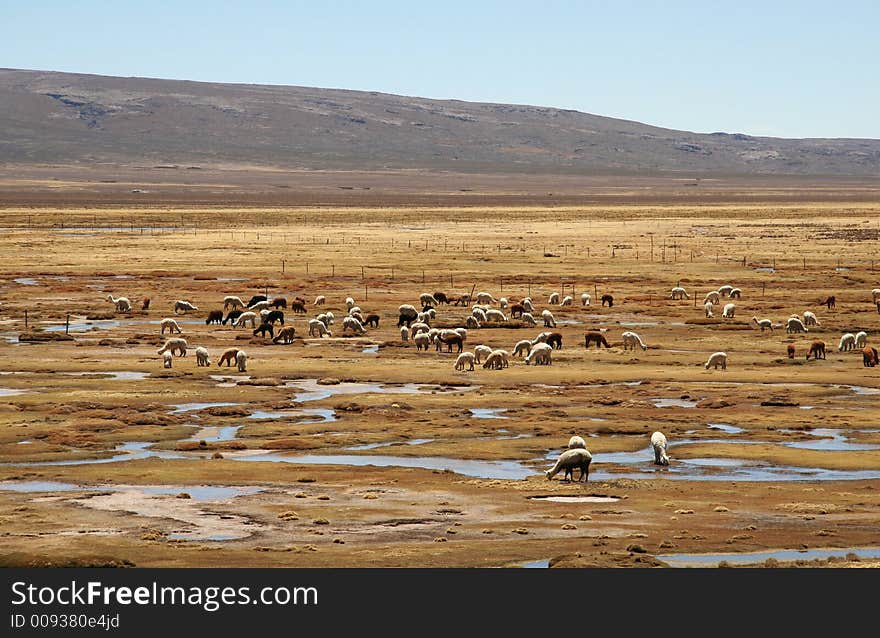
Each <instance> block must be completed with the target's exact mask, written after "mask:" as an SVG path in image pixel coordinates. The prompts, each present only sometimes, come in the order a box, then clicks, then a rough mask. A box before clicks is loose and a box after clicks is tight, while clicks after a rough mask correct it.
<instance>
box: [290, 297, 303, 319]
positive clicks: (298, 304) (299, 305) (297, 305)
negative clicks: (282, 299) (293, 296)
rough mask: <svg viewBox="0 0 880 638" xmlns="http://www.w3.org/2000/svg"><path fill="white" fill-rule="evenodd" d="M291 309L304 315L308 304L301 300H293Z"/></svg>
mask: <svg viewBox="0 0 880 638" xmlns="http://www.w3.org/2000/svg"><path fill="white" fill-rule="evenodd" d="M290 311H291V312H293V313H295V314H298V315H304V314H306V305H305V304H304V303H303V302H302V301H299V300H296V301H291V302H290Z"/></svg>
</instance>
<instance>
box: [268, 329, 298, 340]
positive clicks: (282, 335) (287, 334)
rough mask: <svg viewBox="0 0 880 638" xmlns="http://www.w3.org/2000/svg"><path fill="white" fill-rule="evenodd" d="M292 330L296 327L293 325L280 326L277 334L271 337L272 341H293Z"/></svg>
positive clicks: (294, 330)
mask: <svg viewBox="0 0 880 638" xmlns="http://www.w3.org/2000/svg"><path fill="white" fill-rule="evenodd" d="M294 332H296V329H295V328H294V327H293V326H287V327H286V328H282V329H281V330H279V331H278V334H277V335H275V338H274V339H272V343H278V342H280V341H283V342H284V343H293V334H294Z"/></svg>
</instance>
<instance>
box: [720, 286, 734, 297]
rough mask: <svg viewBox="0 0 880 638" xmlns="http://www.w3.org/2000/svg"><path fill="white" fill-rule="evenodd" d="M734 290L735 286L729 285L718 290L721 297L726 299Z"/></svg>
mask: <svg viewBox="0 0 880 638" xmlns="http://www.w3.org/2000/svg"><path fill="white" fill-rule="evenodd" d="M732 290H733V286H731V285H730V284H728V285H726V286H721V288H719V289H718V294H719V295H721V296H722V297H726V296H727V295H729V294H730V292H731V291H732Z"/></svg>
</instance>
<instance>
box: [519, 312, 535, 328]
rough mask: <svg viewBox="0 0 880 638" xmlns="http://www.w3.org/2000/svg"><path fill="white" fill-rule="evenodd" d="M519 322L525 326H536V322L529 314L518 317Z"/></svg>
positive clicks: (525, 313)
mask: <svg viewBox="0 0 880 638" xmlns="http://www.w3.org/2000/svg"><path fill="white" fill-rule="evenodd" d="M519 320H520V321H522V322H523V324H524V325H526V326H537V325H538V320H537V319H535V318H534V317H533V316H532V313H530V312H524V313H522V314H521V315H520V316H519Z"/></svg>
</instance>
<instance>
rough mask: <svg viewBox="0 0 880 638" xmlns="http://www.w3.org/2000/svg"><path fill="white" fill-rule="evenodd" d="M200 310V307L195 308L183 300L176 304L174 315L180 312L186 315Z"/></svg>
mask: <svg viewBox="0 0 880 638" xmlns="http://www.w3.org/2000/svg"><path fill="white" fill-rule="evenodd" d="M198 309H199V307H198V306H194V305H192V304H191V303H190V302H188V301H184V300H183V299H178V300H177V301H175V302H174V314H177V313H178V312H181V313H183V314H186V313H188V312H195V311H197V310H198Z"/></svg>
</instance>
